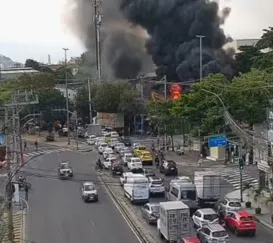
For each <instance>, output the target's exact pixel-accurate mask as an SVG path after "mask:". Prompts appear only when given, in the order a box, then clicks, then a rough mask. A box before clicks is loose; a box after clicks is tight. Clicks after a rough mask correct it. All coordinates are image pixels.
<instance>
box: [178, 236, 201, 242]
mask: <svg viewBox="0 0 273 243" xmlns="http://www.w3.org/2000/svg"><path fill="white" fill-rule="evenodd" d="M180 243H201V242H200V240H199V239H198V238H197V237H196V236H190V237H185V238H183V239H182V240H181V242H180Z"/></svg>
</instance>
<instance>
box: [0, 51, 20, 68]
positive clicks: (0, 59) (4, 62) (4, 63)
mask: <svg viewBox="0 0 273 243" xmlns="http://www.w3.org/2000/svg"><path fill="white" fill-rule="evenodd" d="M19 65H20V66H21V65H22V64H19ZM15 66H18V63H17V62H14V61H12V60H11V59H10V58H9V57H6V56H4V55H2V54H0V67H1V68H12V67H15Z"/></svg>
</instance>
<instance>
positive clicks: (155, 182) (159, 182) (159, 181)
mask: <svg viewBox="0 0 273 243" xmlns="http://www.w3.org/2000/svg"><path fill="white" fill-rule="evenodd" d="M152 184H153V185H162V181H161V180H158V181H152Z"/></svg>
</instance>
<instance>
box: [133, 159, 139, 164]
mask: <svg viewBox="0 0 273 243" xmlns="http://www.w3.org/2000/svg"><path fill="white" fill-rule="evenodd" d="M132 162H133V163H139V162H141V161H140V159H134V160H133V161H132Z"/></svg>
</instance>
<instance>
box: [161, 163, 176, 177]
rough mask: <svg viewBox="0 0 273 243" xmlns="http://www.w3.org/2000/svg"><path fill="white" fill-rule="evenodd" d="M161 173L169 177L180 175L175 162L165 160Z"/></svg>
mask: <svg viewBox="0 0 273 243" xmlns="http://www.w3.org/2000/svg"><path fill="white" fill-rule="evenodd" d="M159 172H160V173H163V174H165V175H166V176H167V175H174V176H177V175H178V169H177V165H176V163H175V162H174V161H173V160H163V161H162V163H161V165H160V167H159Z"/></svg>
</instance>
